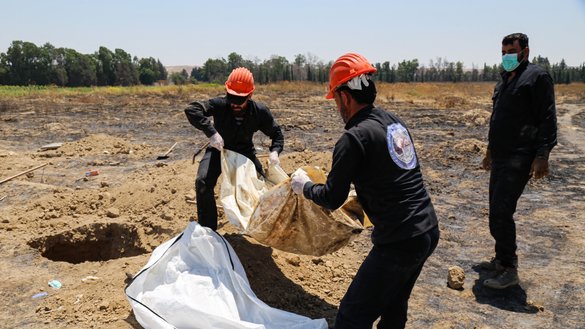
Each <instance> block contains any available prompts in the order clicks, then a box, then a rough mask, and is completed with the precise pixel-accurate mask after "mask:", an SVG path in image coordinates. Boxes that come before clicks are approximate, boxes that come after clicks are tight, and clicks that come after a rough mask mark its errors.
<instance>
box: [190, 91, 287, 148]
mask: <svg viewBox="0 0 585 329" xmlns="http://www.w3.org/2000/svg"><path fill="white" fill-rule="evenodd" d="M244 111H245V112H244V115H243V120H241V121H240V122H238V120H236V118H235V116H234V112H233V111H232V109H231V108H230V105H229V103H228V102H227V100H226V97H217V98H212V99H210V100H207V101H202V102H192V103H190V104H189V106H188V107H187V108H186V109H185V114H186V115H187V119H189V122H190V123H191V124H192V125H193V126H195V128H197V129H200V130H201V131H203V133H204V134H205V136H207V137H211V136H212V135H213V134H215V133H216V132H218V133H219V134H220V135H221V137H222V138H223V142H224V147H225V148H226V149H228V150H232V151H236V152H238V153H242V154H256V151H255V149H254V144H253V142H252V138H253V137H254V133H255V132H257V131H258V130H260V131H262V132H263V133H264V134H265V135H266V136H268V137H270V139H272V144H271V145H270V151H277V152H278V153H280V152H282V149H283V147H284V136H283V135H282V130H281V129H280V126H279V125H278V124H277V123H276V121H275V120H274V118H273V117H272V113H270V110H269V109H268V107H266V106H265V105H264V104H261V103H257V102H255V101H253V100H248V105H247V108H246V109H245V110H244ZM209 117H213V123H212V122H211V120H210V119H209Z"/></svg>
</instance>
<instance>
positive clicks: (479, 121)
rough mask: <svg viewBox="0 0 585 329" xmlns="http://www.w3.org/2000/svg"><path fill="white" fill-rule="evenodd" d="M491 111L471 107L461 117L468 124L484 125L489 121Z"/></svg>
mask: <svg viewBox="0 0 585 329" xmlns="http://www.w3.org/2000/svg"><path fill="white" fill-rule="evenodd" d="M490 116H491V113H490V112H488V111H486V110H482V109H473V110H469V111H466V112H465V113H463V116H462V117H461V119H462V120H463V122H465V124H466V125H468V126H485V125H487V124H488V122H489V121H490Z"/></svg>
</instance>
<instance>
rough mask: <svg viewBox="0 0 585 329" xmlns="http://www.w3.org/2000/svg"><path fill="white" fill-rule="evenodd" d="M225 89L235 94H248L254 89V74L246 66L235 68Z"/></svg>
mask: <svg viewBox="0 0 585 329" xmlns="http://www.w3.org/2000/svg"><path fill="white" fill-rule="evenodd" d="M225 90H226V91H227V92H228V94H231V95H234V96H244V97H245V96H248V95H250V94H251V93H252V92H253V91H254V76H252V72H250V71H249V70H248V69H247V68H245V67H238V68H235V69H234V70H233V71H232V73H230V76H229V77H228V79H227V81H226V82H225Z"/></svg>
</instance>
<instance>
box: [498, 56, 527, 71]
mask: <svg viewBox="0 0 585 329" xmlns="http://www.w3.org/2000/svg"><path fill="white" fill-rule="evenodd" d="M520 54H522V53H520ZM518 65H520V62H518V54H505V55H502V66H503V67H504V70H506V71H508V72H512V71H514V70H515V69H516V68H517V67H518Z"/></svg>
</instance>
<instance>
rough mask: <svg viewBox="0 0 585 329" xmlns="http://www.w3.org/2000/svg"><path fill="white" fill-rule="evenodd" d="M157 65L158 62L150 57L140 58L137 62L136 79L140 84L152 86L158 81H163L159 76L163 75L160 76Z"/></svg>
mask: <svg viewBox="0 0 585 329" xmlns="http://www.w3.org/2000/svg"><path fill="white" fill-rule="evenodd" d="M159 64H160V61H158V60H156V59H154V58H152V57H148V58H141V59H140V60H139V61H138V79H139V80H140V83H141V84H143V85H152V84H154V83H155V82H156V81H158V80H163V79H161V76H162V75H163V74H161V72H160V71H159V70H160V65H159ZM165 74H166V70H165Z"/></svg>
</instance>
